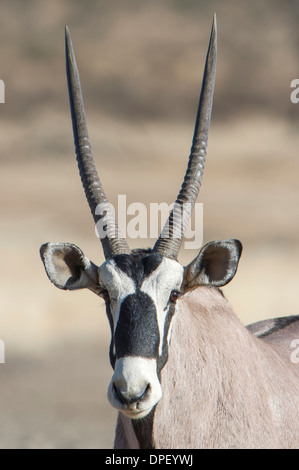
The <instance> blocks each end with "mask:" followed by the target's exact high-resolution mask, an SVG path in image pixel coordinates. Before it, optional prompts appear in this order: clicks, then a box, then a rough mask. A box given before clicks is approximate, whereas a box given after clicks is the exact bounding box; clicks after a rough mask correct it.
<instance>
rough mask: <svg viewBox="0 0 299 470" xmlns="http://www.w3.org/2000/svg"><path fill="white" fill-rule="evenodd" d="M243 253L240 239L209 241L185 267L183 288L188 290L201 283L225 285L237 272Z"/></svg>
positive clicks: (217, 285) (216, 285)
mask: <svg viewBox="0 0 299 470" xmlns="http://www.w3.org/2000/svg"><path fill="white" fill-rule="evenodd" d="M241 253H242V244H241V242H239V240H222V241H216V242H210V243H207V244H206V245H205V246H203V247H202V249H201V250H200V252H199V254H198V255H197V257H196V258H195V259H194V260H193V261H192V262H191V263H190V264H189V265H188V266H186V267H185V269H184V280H183V285H182V287H183V289H184V290H185V291H188V290H191V289H195V288H196V287H198V286H200V285H212V286H215V287H221V286H225V284H227V283H228V282H229V281H231V280H232V278H233V277H234V275H235V274H236V271H237V268H238V263H239V259H240V256H241Z"/></svg>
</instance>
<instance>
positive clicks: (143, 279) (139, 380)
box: [99, 252, 184, 418]
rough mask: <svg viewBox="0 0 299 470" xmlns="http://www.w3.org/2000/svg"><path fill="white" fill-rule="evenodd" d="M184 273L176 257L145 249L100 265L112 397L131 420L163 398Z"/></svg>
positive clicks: (109, 394) (144, 413)
mask: <svg viewBox="0 0 299 470" xmlns="http://www.w3.org/2000/svg"><path fill="white" fill-rule="evenodd" d="M183 271H184V270H183V267H182V266H181V265H180V264H179V263H177V262H176V261H174V260H170V259H167V258H164V257H163V256H162V255H160V254H158V253H146V252H141V253H139V254H135V255H134V254H130V255H118V256H116V257H115V258H114V259H113V260H108V261H106V262H105V263H104V264H103V265H102V266H101V267H100V268H99V277H100V280H101V283H102V286H103V290H102V292H101V295H102V296H103V297H104V299H105V302H106V310H107V316H108V319H109V322H110V327H111V345H110V362H111V365H112V367H113V369H114V374H113V376H112V380H111V383H110V385H109V389H108V398H109V401H110V403H111V404H112V406H114V407H115V408H118V409H121V410H122V411H123V412H124V413H125V414H127V415H128V416H130V417H131V418H135V417H138V418H139V417H143V416H145V415H146V414H147V413H148V412H149V411H150V410H151V409H152V407H153V406H154V405H155V404H156V403H157V402H158V400H159V399H160V398H161V395H162V391H161V385H160V382H159V374H160V372H161V369H162V368H163V367H164V365H165V363H166V361H167V358H168V347H169V341H170V332H171V322H172V318H173V315H174V313H175V308H176V300H177V299H178V297H179V296H180V287H181V285H182V280H183Z"/></svg>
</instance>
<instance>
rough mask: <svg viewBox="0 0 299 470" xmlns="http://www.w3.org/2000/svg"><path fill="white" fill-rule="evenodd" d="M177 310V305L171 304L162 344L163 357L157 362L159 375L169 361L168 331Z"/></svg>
mask: <svg viewBox="0 0 299 470" xmlns="http://www.w3.org/2000/svg"><path fill="white" fill-rule="evenodd" d="M175 308H176V305H175V304H174V303H169V307H168V312H167V315H166V318H165V323H164V334H163V343H162V355H161V356H159V357H158V360H157V370H158V373H160V372H161V370H162V369H163V367H164V366H165V364H166V362H167V359H168V341H167V336H168V331H169V327H170V323H171V320H172V317H173V315H174V313H175Z"/></svg>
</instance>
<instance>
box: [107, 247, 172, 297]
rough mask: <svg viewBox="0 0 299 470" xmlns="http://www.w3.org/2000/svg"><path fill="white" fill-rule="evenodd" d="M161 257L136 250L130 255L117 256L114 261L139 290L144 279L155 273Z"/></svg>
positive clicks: (157, 254)
mask: <svg viewBox="0 0 299 470" xmlns="http://www.w3.org/2000/svg"><path fill="white" fill-rule="evenodd" d="M162 259H163V257H162V255H160V254H159V253H148V252H147V251H144V250H140V251H139V250H136V252H135V253H133V254H131V255H117V256H115V258H114V261H115V263H116V265H117V267H118V268H119V269H121V270H122V271H123V272H124V273H125V274H126V275H127V276H128V277H129V278H130V279H132V280H133V281H134V282H135V285H136V287H137V288H139V287H140V286H141V284H142V282H143V281H144V279H145V278H146V277H147V276H149V275H150V274H151V273H152V272H153V271H155V270H156V269H157V268H158V266H159V265H160V263H161V261H162Z"/></svg>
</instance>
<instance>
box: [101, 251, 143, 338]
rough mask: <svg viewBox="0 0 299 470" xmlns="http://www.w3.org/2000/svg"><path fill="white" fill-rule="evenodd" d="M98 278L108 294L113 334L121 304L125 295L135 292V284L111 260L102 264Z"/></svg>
mask: <svg viewBox="0 0 299 470" xmlns="http://www.w3.org/2000/svg"><path fill="white" fill-rule="evenodd" d="M99 278H100V281H101V283H102V284H103V285H104V286H105V288H106V289H107V290H108V292H109V297H110V303H111V313H112V317H113V327H114V331H113V333H114V332H115V329H116V326H117V322H118V317H119V311H120V306H121V303H122V301H123V300H124V298H125V297H127V295H130V294H134V292H136V287H135V283H134V281H133V280H132V279H131V278H130V277H129V276H127V274H126V273H124V272H123V271H122V270H121V269H120V268H119V267H118V266H117V265H116V263H115V261H113V260H108V261H106V262H105V263H104V264H102V266H101V267H100V268H99Z"/></svg>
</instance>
